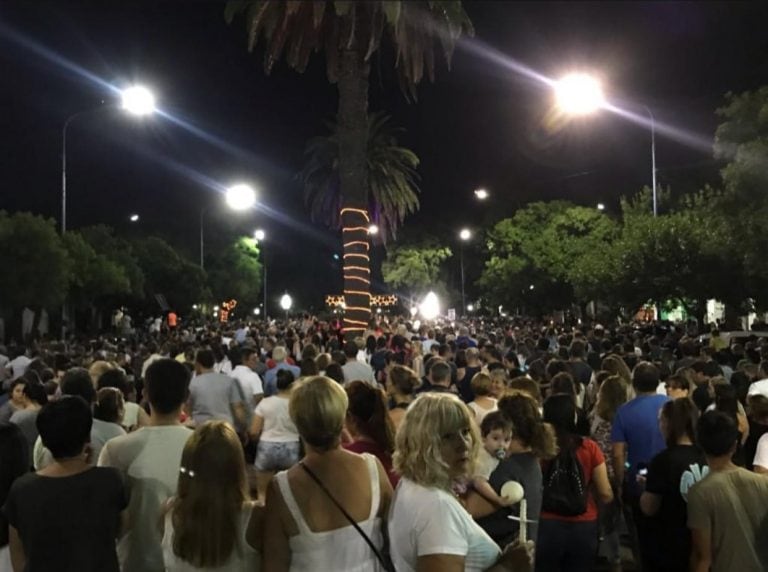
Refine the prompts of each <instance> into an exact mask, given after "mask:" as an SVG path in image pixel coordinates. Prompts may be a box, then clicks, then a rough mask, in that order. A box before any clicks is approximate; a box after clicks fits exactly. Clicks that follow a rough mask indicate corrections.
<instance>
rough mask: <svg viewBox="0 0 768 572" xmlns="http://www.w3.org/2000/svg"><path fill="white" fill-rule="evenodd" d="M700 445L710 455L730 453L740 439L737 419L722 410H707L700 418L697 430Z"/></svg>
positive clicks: (719, 455) (720, 455) (718, 455)
mask: <svg viewBox="0 0 768 572" xmlns="http://www.w3.org/2000/svg"><path fill="white" fill-rule="evenodd" d="M696 432H697V434H698V437H699V446H700V447H701V449H702V450H703V451H704V453H705V454H706V455H709V456H710V457H722V456H724V455H727V454H729V453H730V452H731V451H732V450H733V448H734V447H735V446H736V441H737V440H738V439H739V427H738V425H737V424H736V420H735V419H734V418H733V417H731V416H730V415H728V414H727V413H723V412H722V411H707V412H706V413H704V415H702V416H701V417H700V418H699V423H698V427H697V430H696Z"/></svg>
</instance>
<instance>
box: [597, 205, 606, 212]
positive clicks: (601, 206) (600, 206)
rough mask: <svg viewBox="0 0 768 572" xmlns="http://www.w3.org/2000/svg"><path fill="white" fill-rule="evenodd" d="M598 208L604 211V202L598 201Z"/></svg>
mask: <svg viewBox="0 0 768 572" xmlns="http://www.w3.org/2000/svg"><path fill="white" fill-rule="evenodd" d="M597 210H599V211H604V210H605V205H604V204H603V203H597Z"/></svg>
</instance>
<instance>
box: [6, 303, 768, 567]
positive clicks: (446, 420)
mask: <svg viewBox="0 0 768 572" xmlns="http://www.w3.org/2000/svg"><path fill="white" fill-rule="evenodd" d="M702 333H703V332H698V331H693V330H692V329H691V328H690V327H689V326H688V325H684V326H680V325H678V326H675V325H672V324H668V323H652V324H631V325H623V326H611V327H603V326H601V325H600V324H586V323H585V324H581V323H574V324H571V325H564V324H553V323H550V322H547V323H543V322H539V321H533V320H522V319H513V318H497V319H479V318H478V319H467V320H465V321H463V322H460V323H452V322H441V321H437V322H434V323H429V324H419V323H417V322H411V321H408V320H406V319H403V318H388V317H382V316H381V315H378V316H377V319H376V320H374V321H372V322H371V324H370V327H369V329H368V331H366V332H364V333H363V332H361V334H362V335H361V336H360V337H357V338H350V337H349V336H346V337H345V336H344V334H343V332H342V331H341V329H340V327H339V324H338V323H337V322H330V323H329V322H322V321H319V320H317V319H315V318H314V317H312V316H309V315H304V316H301V317H300V318H298V319H295V320H291V321H278V322H274V321H273V322H268V323H267V322H241V323H233V324H220V323H199V322H194V321H193V322H188V323H187V322H184V321H183V320H179V319H177V317H176V316H174V320H173V323H168V321H166V322H165V323H162V324H160V325H159V327H157V324H155V323H154V322H153V327H152V328H151V331H149V330H148V331H146V332H142V331H138V330H131V331H130V332H128V331H120V332H111V333H106V334H103V335H100V336H98V337H95V338H93V339H91V338H86V337H77V336H71V337H69V338H68V339H67V340H64V341H57V340H49V339H38V340H29V341H28V342H27V343H25V344H23V343H16V342H14V343H11V344H9V345H8V346H7V347H6V346H0V387H1V390H0V506H2V510H1V511H0V572H6V571H8V572H10V571H13V572H38V571H42V572H50V571H62V572H68V571H72V572H75V571H77V572H89V571H94V572H97V571H98V572H109V571H116V572H117V571H123V572H160V571H164V570H167V571H170V572H176V571H183V572H191V571H203V570H206V571H219V572H224V571H227V572H229V571H233V572H234V571H241V570H242V571H246V570H249V571H250V570H264V571H265V572H278V571H289V570H290V571H304V570H307V571H310V570H311V571H360V572H363V571H376V570H383V571H387V572H391V571H393V570H394V571H397V572H401V571H403V572H411V571H413V572H454V571H455V572H458V571H464V570H468V571H473V572H474V571H494V572H528V571H534V570H535V571H537V572H555V571H589V570H593V569H604V570H612V571H619V570H622V569H624V567H631V568H628V569H635V570H643V571H666V570H669V571H681V570H694V571H696V572H705V571H708V570H712V571H714V572H719V571H725V570H739V571H744V572H752V571H754V572H764V571H765V570H768V537H767V536H766V534H768V532H767V531H766V528H765V527H766V523H767V522H768V337H759V336H752V337H749V336H745V337H741V338H738V339H734V340H729V339H728V338H727V337H726V336H723V335H721V334H720V333H719V332H718V331H717V330H716V329H711V328H710V329H709V332H708V333H707V335H706V336H703V335H700V334H702ZM731 342H732V343H731ZM597 567H599V568H597Z"/></svg>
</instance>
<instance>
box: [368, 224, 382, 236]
mask: <svg viewBox="0 0 768 572" xmlns="http://www.w3.org/2000/svg"><path fill="white" fill-rule="evenodd" d="M368 234H370V235H374V234H379V227H378V226H376V225H375V224H372V225H371V226H369V227H368Z"/></svg>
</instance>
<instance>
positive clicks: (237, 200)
mask: <svg viewBox="0 0 768 572" xmlns="http://www.w3.org/2000/svg"><path fill="white" fill-rule="evenodd" d="M226 201H227V204H228V205H229V208H231V209H232V210H236V211H244V210H247V209H249V208H251V207H252V206H253V205H254V204H256V192H255V191H254V190H253V188H251V187H250V186H249V185H245V184H242V183H240V184H237V185H233V186H231V187H229V188H228V189H227V193H226Z"/></svg>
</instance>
